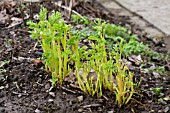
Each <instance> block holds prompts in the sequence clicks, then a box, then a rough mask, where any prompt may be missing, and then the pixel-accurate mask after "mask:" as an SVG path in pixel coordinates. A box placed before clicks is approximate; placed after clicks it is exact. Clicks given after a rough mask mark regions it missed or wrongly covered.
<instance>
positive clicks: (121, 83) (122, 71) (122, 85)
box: [113, 41, 135, 107]
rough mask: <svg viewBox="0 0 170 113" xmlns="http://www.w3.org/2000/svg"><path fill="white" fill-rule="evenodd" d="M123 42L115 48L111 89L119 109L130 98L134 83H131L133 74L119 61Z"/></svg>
mask: <svg viewBox="0 0 170 113" xmlns="http://www.w3.org/2000/svg"><path fill="white" fill-rule="evenodd" d="M122 42H123V41H121V42H120V43H119V45H117V46H115V51H116V52H115V53H114V54H115V57H114V59H115V70H114V75H115V78H116V83H117V84H115V85H114V86H115V87H113V89H114V90H115V91H114V92H115V94H116V100H117V104H118V106H119V107H121V106H122V105H123V104H127V103H128V102H129V101H130V99H131V98H132V95H133V93H134V92H135V91H134V85H135V84H134V83H133V73H132V72H130V71H129V70H128V67H127V66H126V64H125V63H123V61H122V60H121V55H122V52H123V50H124V46H123V44H122Z"/></svg>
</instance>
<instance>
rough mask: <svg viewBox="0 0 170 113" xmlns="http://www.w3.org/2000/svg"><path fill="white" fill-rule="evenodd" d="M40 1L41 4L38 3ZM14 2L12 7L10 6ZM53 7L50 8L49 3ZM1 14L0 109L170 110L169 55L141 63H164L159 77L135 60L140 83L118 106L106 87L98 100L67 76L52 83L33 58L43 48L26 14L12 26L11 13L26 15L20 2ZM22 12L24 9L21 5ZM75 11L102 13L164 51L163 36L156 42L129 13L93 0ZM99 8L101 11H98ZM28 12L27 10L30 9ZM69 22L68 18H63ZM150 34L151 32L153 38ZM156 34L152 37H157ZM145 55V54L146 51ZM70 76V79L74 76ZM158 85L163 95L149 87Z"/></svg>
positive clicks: (67, 112)
mask: <svg viewBox="0 0 170 113" xmlns="http://www.w3.org/2000/svg"><path fill="white" fill-rule="evenodd" d="M38 4H39V3H38ZM41 4H42V5H43V6H46V7H47V8H48V9H49V10H52V9H55V10H59V11H61V12H62V13H63V14H64V12H63V10H62V9H60V8H56V6H53V5H52V4H50V3H49V2H42V3H41ZM11 5H12V7H10V6H11ZM37 6H38V5H36V4H34V5H33V7H32V8H33V10H32V11H33V15H35V14H37V12H38V10H37ZM48 6H51V7H48ZM0 8H1V9H0V11H1V12H0V13H2V11H4V10H6V15H7V16H8V19H5V22H4V23H3V24H2V23H0V25H1V28H0V61H5V60H6V61H8V62H7V63H3V62H2V63H1V62H0V69H5V70H6V71H4V72H0V113H33V112H36V113H78V112H84V113H168V112H170V89H169V88H170V76H169V73H168V72H169V71H170V59H169V55H167V57H168V58H167V59H164V60H153V61H152V63H149V62H148V63H147V64H146V67H145V68H150V67H151V66H153V65H154V66H165V70H166V72H167V73H163V76H158V77H157V76H156V74H155V73H154V72H153V73H151V74H148V73H144V72H141V71H140V67H139V66H137V65H134V66H133V68H131V70H132V71H133V72H134V73H135V78H136V79H137V81H139V79H140V78H141V77H143V80H142V83H141V85H140V87H139V94H135V95H134V96H133V99H132V100H131V102H130V103H129V104H127V105H126V106H122V108H118V106H117V105H116V104H115V98H114V95H113V94H112V93H109V92H107V91H105V92H104V96H103V97H102V98H100V99H98V98H96V97H90V96H88V95H86V94H84V93H83V92H81V91H80V90H79V89H77V88H76V87H75V86H74V84H72V82H69V81H65V82H64V85H63V86H62V87H56V88H53V87H52V86H51V82H50V78H51V75H50V73H47V72H46V71H44V70H43V68H42V67H43V66H44V65H43V64H42V63H40V62H38V61H39V60H37V58H40V57H41V55H42V49H41V47H40V46H39V44H38V45H37V46H36V47H35V45H36V44H37V42H36V40H33V39H31V38H30V34H29V33H28V27H27V26H26V25H25V22H26V20H27V19H24V21H23V22H21V23H18V24H17V25H14V26H12V27H9V26H10V25H11V23H12V21H11V18H12V17H16V18H21V19H22V18H24V17H25V16H23V15H24V14H22V13H18V12H17V9H18V8H20V5H17V4H14V3H8V4H6V5H3V6H0ZM23 10H25V11H26V9H23ZM73 10H75V11H77V12H79V13H80V14H81V15H85V16H88V17H89V18H91V19H93V18H102V19H103V20H109V21H110V23H114V24H117V25H122V26H125V27H128V28H129V29H130V30H131V31H132V32H133V33H135V34H137V35H138V37H139V38H140V41H142V42H144V43H147V44H149V45H150V47H151V48H152V49H153V50H155V51H157V52H159V53H160V54H162V55H166V54H167V53H166V49H165V44H164V41H162V40H161V41H159V42H157V41H155V40H152V39H151V38H150V37H147V34H144V33H143V32H142V30H141V29H140V28H138V27H136V26H135V25H134V24H133V23H131V22H129V17H128V16H118V15H115V14H111V13H109V12H108V11H107V10H106V9H104V8H103V7H102V6H101V5H100V4H97V3H91V2H90V3H89V2H87V3H82V2H80V3H78V4H77V5H76V6H74V8H73ZM101 11H102V12H101ZM28 14H29V13H28ZM64 18H65V20H67V22H68V23H69V20H68V19H67V18H66V17H64ZM153 38H154V37H153ZM155 39H156V38H155ZM144 57H147V56H144ZM72 79H73V78H72ZM157 87H162V90H161V94H160V95H155V94H154V93H153V88H157Z"/></svg>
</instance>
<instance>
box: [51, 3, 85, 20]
mask: <svg viewBox="0 0 170 113" xmlns="http://www.w3.org/2000/svg"><path fill="white" fill-rule="evenodd" d="M53 3H54V2H53ZM54 4H55V5H57V6H58V7H61V8H63V9H66V10H68V11H71V12H73V13H74V14H76V15H78V16H80V17H81V18H82V19H83V20H85V19H84V18H83V16H81V15H80V14H79V13H78V12H76V11H75V10H72V9H70V8H68V7H66V6H63V5H60V4H58V3H56V2H55V3H54Z"/></svg>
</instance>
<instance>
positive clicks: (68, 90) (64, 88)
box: [61, 86, 76, 94]
mask: <svg viewBox="0 0 170 113" xmlns="http://www.w3.org/2000/svg"><path fill="white" fill-rule="evenodd" d="M61 88H62V89H63V90H65V91H67V92H71V93H73V94H76V92H75V91H72V90H70V89H67V88H66V87H63V86H61Z"/></svg>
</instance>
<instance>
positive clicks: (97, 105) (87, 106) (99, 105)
mask: <svg viewBox="0 0 170 113" xmlns="http://www.w3.org/2000/svg"><path fill="white" fill-rule="evenodd" d="M101 106H102V105H101V104H89V105H85V106H83V108H91V107H101Z"/></svg>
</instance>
